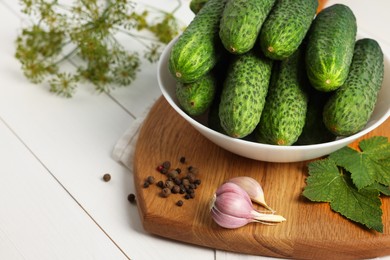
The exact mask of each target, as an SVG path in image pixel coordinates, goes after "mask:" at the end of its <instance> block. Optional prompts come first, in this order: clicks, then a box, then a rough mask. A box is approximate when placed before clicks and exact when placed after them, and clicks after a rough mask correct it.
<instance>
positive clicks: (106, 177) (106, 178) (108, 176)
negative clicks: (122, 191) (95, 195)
mask: <svg viewBox="0 0 390 260" xmlns="http://www.w3.org/2000/svg"><path fill="white" fill-rule="evenodd" d="M103 180H104V181H105V182H109V181H110V180H111V175H110V174H109V173H106V174H104V175H103Z"/></svg>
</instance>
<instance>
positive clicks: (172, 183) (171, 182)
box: [164, 180, 175, 189]
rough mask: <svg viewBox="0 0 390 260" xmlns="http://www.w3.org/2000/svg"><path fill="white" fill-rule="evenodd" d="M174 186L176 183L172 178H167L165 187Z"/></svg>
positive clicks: (170, 187)
mask: <svg viewBox="0 0 390 260" xmlns="http://www.w3.org/2000/svg"><path fill="white" fill-rule="evenodd" d="M173 186H175V183H174V182H173V181H171V180H167V181H166V182H165V184H164V187H166V188H168V189H172V188H173Z"/></svg>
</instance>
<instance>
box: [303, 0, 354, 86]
mask: <svg viewBox="0 0 390 260" xmlns="http://www.w3.org/2000/svg"><path fill="white" fill-rule="evenodd" d="M356 31H357V25H356V18H355V15H354V14H353V12H352V10H351V9H350V8H349V7H348V6H346V5H343V4H334V5H332V6H329V7H327V8H325V9H323V10H322V11H321V12H320V13H319V14H318V15H317V17H316V18H315V19H314V21H313V23H312V26H311V28H310V29H309V32H308V42H307V49H306V70H307V75H308V77H309V80H310V82H311V84H312V85H313V87H314V88H316V89H317V90H320V91H325V92H329V91H333V90H336V89H337V88H339V87H340V86H341V85H343V83H344V81H345V80H346V79H347V76H348V71H349V66H350V65H351V61H352V55H353V49H354V45H355V41H356Z"/></svg>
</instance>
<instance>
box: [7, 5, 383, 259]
mask: <svg viewBox="0 0 390 260" xmlns="http://www.w3.org/2000/svg"><path fill="white" fill-rule="evenodd" d="M144 2H148V3H149V4H155V5H158V6H161V7H163V8H167V10H170V9H169V8H170V7H171V6H174V4H175V3H174V2H175V1H172V0H165V1H162V0H158V1H157V0H153V1H152V0H149V1H146V0H145V1H144ZM333 2H336V1H331V2H330V3H333ZM337 2H343V3H347V4H348V5H349V6H351V8H352V9H353V10H354V11H355V14H356V16H357V17H358V24H359V28H361V29H362V30H364V31H366V32H371V33H372V35H373V36H374V37H376V38H377V39H379V40H381V41H382V42H383V43H386V44H389V45H390V31H389V28H388V24H389V22H390V18H389V16H390V15H389V13H388V12H389V11H390V2H389V1H388V0H375V1H368V0H366V1H365V0H348V1H347V0H344V1H337ZM188 3H189V0H183V7H182V9H181V10H180V11H179V12H178V16H179V18H180V19H182V20H183V21H184V22H185V23H188V22H189V21H190V20H191V19H192V13H191V12H190V10H189V9H188ZM22 24H23V21H22V16H21V14H20V7H19V4H18V1H16V0H0V259H5V260H7V259H11V260H14V259H15V260H16V259H34V260H35V259H39V260H45V259H50V260H51V259H72V260H74V259H83V260H84V259H111V260H113V259H136V260H138V259H148V260H149V259H159V260H160V259H166V260H171V259H181V258H182V259H187V260H189V259H202V260H203V259H204V260H211V259H218V260H222V259H225V260H233V259H236V260H237V259H252V258H253V259H264V258H262V257H255V256H245V255H239V254H232V253H227V252H222V251H218V250H217V251H216V250H212V249H209V248H201V247H197V246H193V245H187V244H184V243H179V242H176V241H170V240H167V239H164V238H160V237H156V236H152V235H150V234H147V233H146V232H145V231H144V230H143V228H142V225H141V221H140V219H139V214H138V212H137V208H136V207H135V206H134V205H132V204H130V203H129V202H128V201H127V195H128V194H130V193H133V192H134V186H133V182H132V173H131V170H129V169H127V168H125V167H124V166H122V165H121V164H120V163H118V162H116V161H115V160H114V159H113V158H112V154H111V153H112V149H113V147H114V145H115V143H116V141H117V140H118V139H119V138H120V137H121V135H122V134H123V133H124V132H125V130H126V129H127V128H128V127H129V125H131V123H132V122H133V121H134V120H135V119H136V118H137V117H139V116H140V115H142V113H143V111H144V110H145V108H146V107H147V105H149V104H150V103H151V102H152V101H153V100H155V99H156V98H157V97H159V96H160V95H161V94H160V91H159V89H158V85H157V79H156V72H155V71H156V64H152V65H149V64H148V63H144V66H143V67H142V71H141V73H140V74H139V76H138V79H137V80H136V81H135V82H134V83H133V84H132V85H131V86H130V87H127V88H118V89H117V90H115V91H113V92H111V93H110V94H107V93H103V94H97V93H95V92H94V90H93V88H92V87H88V86H80V87H79V88H78V90H77V92H76V95H75V96H74V97H73V98H71V99H65V98H62V97H59V96H56V95H53V94H51V93H50V92H49V91H48V90H47V88H46V87H45V86H43V85H34V84H32V83H30V82H28V81H27V80H26V79H25V78H24V76H23V75H22V72H21V69H20V64H19V63H18V61H17V60H16V59H15V58H14V52H15V44H14V41H15V39H16V36H17V34H18V32H19V30H20V28H21V26H22ZM105 173H110V174H111V176H112V179H111V181H110V182H104V181H103V180H102V176H103V175H104V174H105ZM386 259H390V257H386Z"/></svg>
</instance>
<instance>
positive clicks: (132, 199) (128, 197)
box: [127, 193, 135, 203]
mask: <svg viewBox="0 0 390 260" xmlns="http://www.w3.org/2000/svg"><path fill="white" fill-rule="evenodd" d="M127 200H128V201H129V202H130V203H135V195H134V194H133V193H130V194H129V195H128V196H127Z"/></svg>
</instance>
